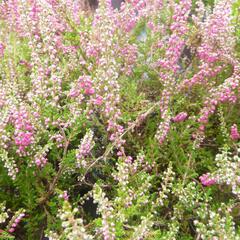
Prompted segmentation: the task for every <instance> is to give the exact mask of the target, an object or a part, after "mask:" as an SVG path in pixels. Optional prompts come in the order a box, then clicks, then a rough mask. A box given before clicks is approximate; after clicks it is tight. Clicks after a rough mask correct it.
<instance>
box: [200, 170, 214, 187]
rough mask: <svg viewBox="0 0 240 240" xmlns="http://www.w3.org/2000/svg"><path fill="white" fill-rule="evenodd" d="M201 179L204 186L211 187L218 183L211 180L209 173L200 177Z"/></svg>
mask: <svg viewBox="0 0 240 240" xmlns="http://www.w3.org/2000/svg"><path fill="white" fill-rule="evenodd" d="M199 179H200V181H201V183H202V185H203V186H211V185H213V184H215V183H216V180H215V179H214V178H211V177H210V176H209V173H206V174H203V175H202V176H200V177H199Z"/></svg>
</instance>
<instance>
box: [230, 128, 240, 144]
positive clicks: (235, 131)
mask: <svg viewBox="0 0 240 240" xmlns="http://www.w3.org/2000/svg"><path fill="white" fill-rule="evenodd" d="M230 137H231V139H232V140H234V141H237V140H239V139H240V134H239V132H238V129H237V125H236V124H233V125H232V127H231V134H230Z"/></svg>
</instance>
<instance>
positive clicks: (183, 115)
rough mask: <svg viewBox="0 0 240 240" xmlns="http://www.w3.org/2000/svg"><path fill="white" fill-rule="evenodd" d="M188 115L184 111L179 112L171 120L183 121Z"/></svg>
mask: <svg viewBox="0 0 240 240" xmlns="http://www.w3.org/2000/svg"><path fill="white" fill-rule="evenodd" d="M187 117H188V114H187V113H186V112H180V113H179V114H178V115H176V116H175V117H174V118H173V119H172V120H173V122H183V121H184V120H186V118H187Z"/></svg>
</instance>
